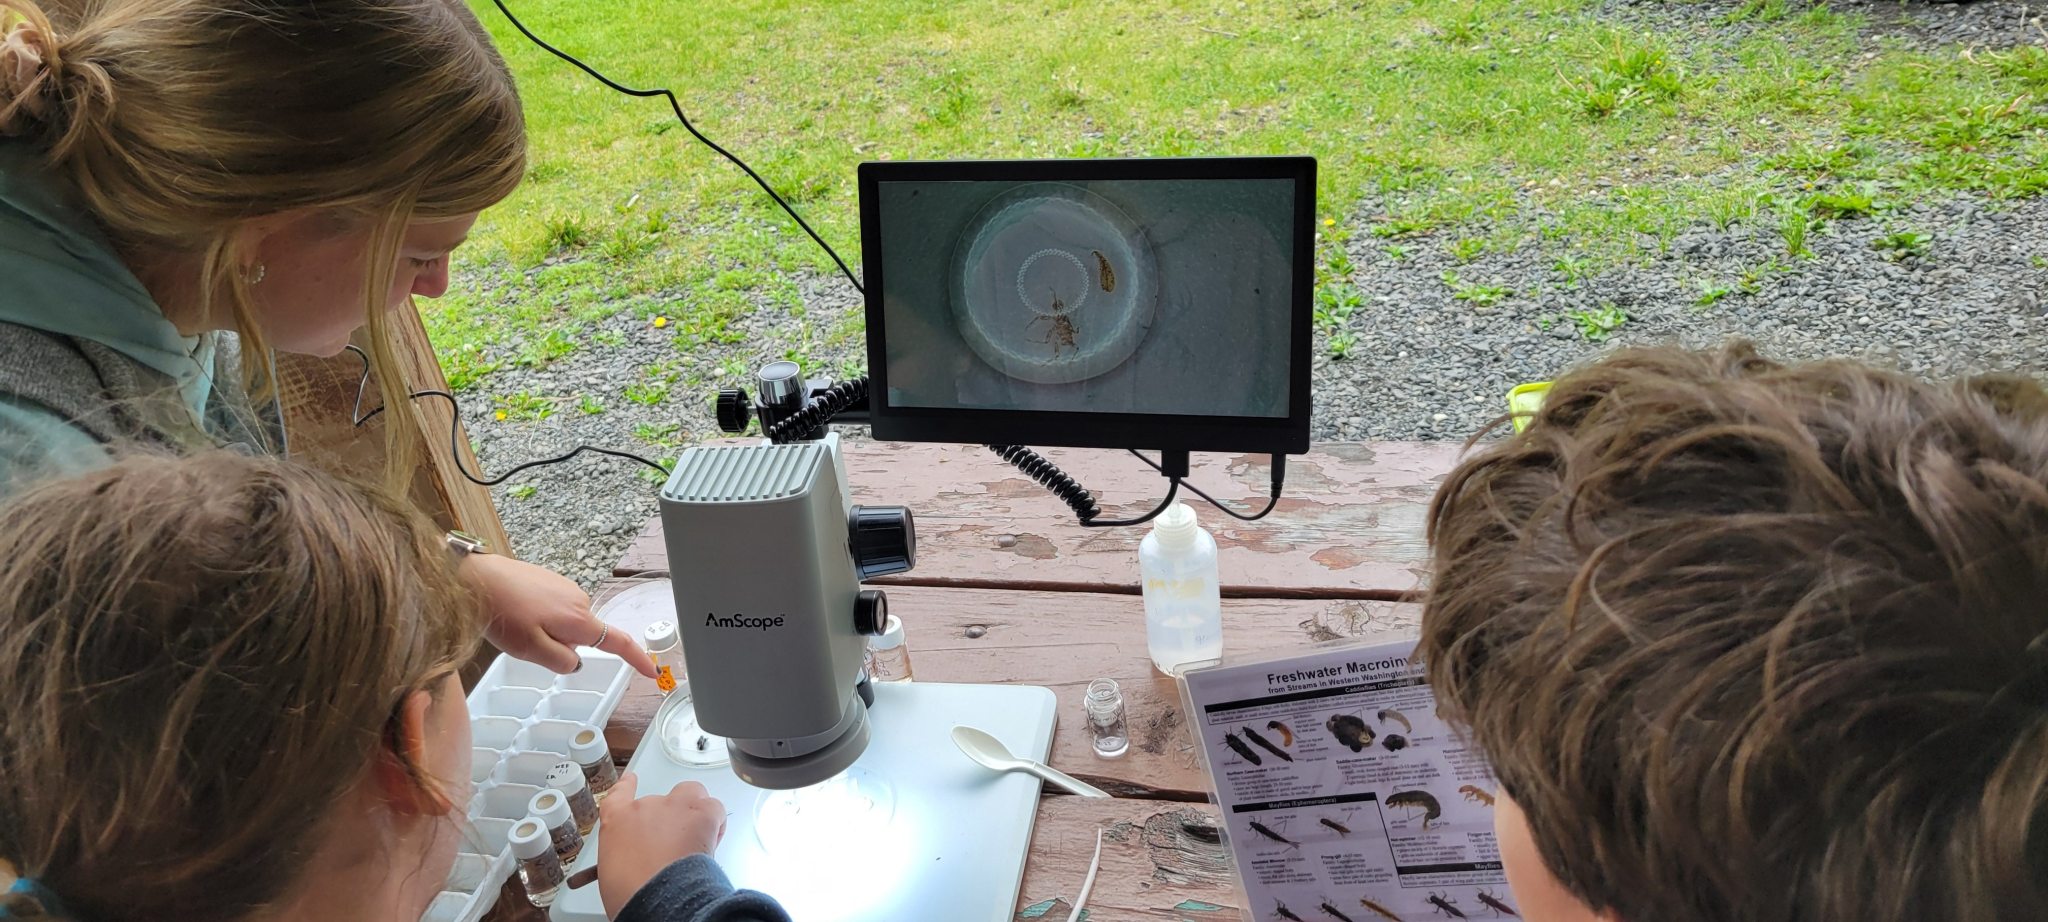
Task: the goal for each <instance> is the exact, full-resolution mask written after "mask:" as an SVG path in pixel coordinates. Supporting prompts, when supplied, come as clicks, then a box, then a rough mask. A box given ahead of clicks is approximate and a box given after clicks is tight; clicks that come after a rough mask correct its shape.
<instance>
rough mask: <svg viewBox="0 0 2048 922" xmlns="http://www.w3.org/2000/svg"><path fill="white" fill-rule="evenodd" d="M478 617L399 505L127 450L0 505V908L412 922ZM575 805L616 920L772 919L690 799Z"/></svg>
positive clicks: (453, 786) (442, 822) (462, 724)
mask: <svg viewBox="0 0 2048 922" xmlns="http://www.w3.org/2000/svg"><path fill="white" fill-rule="evenodd" d="M480 625H481V614H480V608H479V604H478V601H477V599H476V598H475V596H474V594H473V592H472V591H471V590H470V589H469V588H468V587H467V586H466V585H465V584H464V582H463V581H462V580H461V578H460V577H458V576H457V574H456V565H455V562H454V559H453V556H452V555H451V554H450V553H449V551H448V548H447V547H446V546H445V545H444V544H443V543H442V541H441V539H440V537H439V536H438V534H437V533H436V532H434V531H433V529H432V528H431V527H430V526H429V525H428V524H427V523H426V522H425V521H424V520H423V519H422V518H421V517H420V516H419V514H418V513H416V512H413V511H411V510H410V509H409V507H407V506H405V505H403V504H400V503H398V502H396V501H394V500H391V499H387V498H384V497H383V496H381V495H380V494H378V493H377V492H375V491H364V490H358V489H355V488H352V487H350V486H348V485H345V484H343V483H340V482H338V481H336V480H334V479H333V478H330V477H328V476H327V475H324V474H321V473H318V472H316V471H313V470H311V469H309V468H303V467H299V466H296V465H293V464H291V463H289V462H285V461H279V460H272V459H262V458H253V457H247V456H242V455H236V454H229V453H207V454H201V455H196V456H192V457H188V458H183V459H178V458H167V457H136V458H130V459H127V460H123V461H120V462H118V463H116V464H114V465H112V466H110V467H105V468H101V469H99V470H96V471H92V472H89V473H86V474H81V475H78V476H75V477H73V478H70V479H66V480H58V481H52V482H48V483H46V484H44V485H42V486H39V487H37V488H35V489H33V490H30V491H29V492H27V493H26V494H23V495H22V496H20V497H19V498H17V499H15V500H14V501H12V502H10V503H8V504H6V505H4V506H0V688H5V689H7V692H8V704H7V711H6V713H5V716H4V717H0V918H13V917H23V918H26V917H41V916H51V917H55V918H59V919H68V920H74V922H129V920H134V922H145V920H146V922H162V920H171V919H176V920H180V922H258V920H263V922H268V920H300V922H322V920H336V922H339V920H351V922H355V920H365V919H375V920H405V922H410V920H414V919H418V918H419V917H420V915H421V914H422V913H423V912H425V910H426V908H427V905H428V904H429V903H430V902H431V901H432V900H433V898H434V896H435V894H436V893H437V892H439V890H440V888H441V885H442V882H443V881H444V879H445V878H446V877H447V875H448V872H449V869H450V867H451V866H452V864H453V862H454V859H455V853H456V850H457V846H458V844H459V842H460V841H461V839H462V837H463V836H464V835H465V833H466V829H465V826H464V823H463V815H464V809H463V808H464V805H466V804H467V803H468V801H469V797H470V790H469V788H470V774H469V760H470V735H469V715H468V712H467V709H466V707H465V705H464V701H463V695H462V687H461V685H460V683H459V681H458V680H457V677H456V672H457V670H458V669H459V668H460V667H461V666H462V665H463V664H464V663H465V662H466V661H467V660H468V658H469V657H470V656H471V655H472V654H473V653H474V652H475V650H476V649H477V638H478V636H479V630H480ZM631 778H632V776H631V775H630V774H629V775H628V776H627V777H626V779H622V780H621V782H620V786H619V787H618V788H617V789H615V793H614V795H613V796H611V797H610V798H607V799H606V801H605V803H604V805H603V807H602V814H601V822H602V823H603V828H604V843H605V860H604V863H603V865H602V866H601V867H600V870H599V881H598V885H599V888H600V891H601V894H602V897H603V901H604V904H605V907H606V910H607V912H608V913H610V914H612V915H613V917H614V918H615V919H617V920H620V922H629V920H630V922H787V916H785V915H784V914H783V913H782V911H781V910H780V909H779V908H778V907H777V906H776V905H775V904H774V903H773V902H772V901H770V900H769V899H768V898H766V897H764V896H761V895H760V894H756V893H749V892H746V891H737V892H736V891H734V890H733V889H732V887H731V885H730V884H729V883H727V881H726V879H725V877H724V876H723V874H721V873H720V871H719V870H718V867H717V865H716V864H715V863H714V862H713V861H712V858H711V853H712V852H713V851H714V850H715V849H716V847H717V845H718V841H719V838H720V837H721V836H722V835H723V830H724V825H725V816H726V814H725V808H724V807H723V806H721V805H720V804H719V802H718V801H716V800H714V799H712V798H710V797H709V796H708V795H706V793H705V792H704V790H703V788H702V787H701V786H697V785H686V786H684V787H679V788H678V789H677V790H676V791H674V792H672V793H669V794H666V795H651V796H646V797H641V798H638V799H635V797H634V786H633V781H632V780H631Z"/></svg>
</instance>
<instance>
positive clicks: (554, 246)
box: [541, 214, 590, 256]
mask: <svg viewBox="0 0 2048 922" xmlns="http://www.w3.org/2000/svg"><path fill="white" fill-rule="evenodd" d="M589 245H590V228H589V227H587V226H585V225H584V223H583V219H582V218H579V217H577V216H575V215H565V214H557V215H549V216H548V217H546V218H544V219H542V221H541V246H542V248H543V249H545V250H546V251H547V254H548V255H550V256H552V255H554V254H556V253H560V252H562V251H564V250H574V249H577V248H580V247H585V246H589Z"/></svg>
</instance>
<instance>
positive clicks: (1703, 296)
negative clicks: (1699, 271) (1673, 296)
mask: <svg viewBox="0 0 2048 922" xmlns="http://www.w3.org/2000/svg"><path fill="white" fill-rule="evenodd" d="M1699 285H1700V296H1699V297H1698V298H1696V299H1694V300H1693V303H1694V304H1697V305H1699V306H1700V307H1708V306H1711V305H1712V304H1713V303H1714V302H1716V301H1719V300H1721V299H1722V298H1725V297H1728V296H1729V295H1731V294H1734V293H1735V289H1734V288H1731V287H1729V286H1727V285H1721V284H1716V283H1715V282H1713V281H1711V280H1709V279H1701V280H1700V283H1699Z"/></svg>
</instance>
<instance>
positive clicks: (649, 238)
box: [601, 224, 654, 262]
mask: <svg viewBox="0 0 2048 922" xmlns="http://www.w3.org/2000/svg"><path fill="white" fill-rule="evenodd" d="M601 249H602V250H603V252H604V255H605V257H606V258H608V259H611V260H613V261H615V262H630V261H632V260H633V259H635V258H638V257H640V256H643V255H646V254H647V253H649V252H651V251H652V250H653V249H654V235H653V234H650V233H648V232H647V231H646V230H644V229H643V228H641V227H636V226H634V225H631V224H621V225H619V226H617V227H614V228H612V232H611V233H610V234H609V235H607V236H606V237H605V238H604V246H603V247H601Z"/></svg>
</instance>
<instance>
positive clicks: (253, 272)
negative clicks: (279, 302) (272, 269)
mask: <svg viewBox="0 0 2048 922" xmlns="http://www.w3.org/2000/svg"><path fill="white" fill-rule="evenodd" d="M267 274H269V270H268V269H266V268H264V266H263V264H262V263H257V264H256V265H254V266H251V267H249V269H248V271H247V272H246V273H244V274H243V276H242V279H243V280H244V281H246V282H248V283H249V284H251V285H257V284H261V283H262V281H263V277H264V276H265V275H267Z"/></svg>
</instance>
